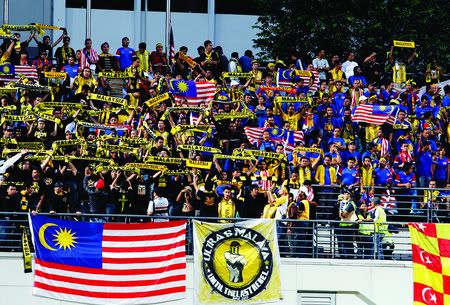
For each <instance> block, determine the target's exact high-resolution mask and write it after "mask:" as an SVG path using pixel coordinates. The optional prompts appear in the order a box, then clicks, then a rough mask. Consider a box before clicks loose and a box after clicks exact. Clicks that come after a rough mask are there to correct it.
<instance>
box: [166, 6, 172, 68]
mask: <svg viewBox="0 0 450 305" xmlns="http://www.w3.org/2000/svg"><path fill="white" fill-rule="evenodd" d="M171 23H172V14H171V11H170V0H167V3H166V56H168V55H169V52H170V38H169V35H170V25H171ZM167 60H169V59H168V58H167ZM167 62H168V61H167Z"/></svg>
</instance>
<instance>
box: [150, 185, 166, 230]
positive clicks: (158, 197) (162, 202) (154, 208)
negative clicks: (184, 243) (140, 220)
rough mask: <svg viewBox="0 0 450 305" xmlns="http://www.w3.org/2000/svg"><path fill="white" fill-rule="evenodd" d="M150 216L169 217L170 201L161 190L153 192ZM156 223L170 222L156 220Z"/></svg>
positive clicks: (160, 219)
mask: <svg viewBox="0 0 450 305" xmlns="http://www.w3.org/2000/svg"><path fill="white" fill-rule="evenodd" d="M147 215H148V216H169V201H168V200H167V198H166V197H163V194H162V190H161V189H155V190H154V191H153V200H150V202H149V203H148V208H147ZM154 221H155V222H165V221H169V220H168V219H167V218H156V219H154Z"/></svg>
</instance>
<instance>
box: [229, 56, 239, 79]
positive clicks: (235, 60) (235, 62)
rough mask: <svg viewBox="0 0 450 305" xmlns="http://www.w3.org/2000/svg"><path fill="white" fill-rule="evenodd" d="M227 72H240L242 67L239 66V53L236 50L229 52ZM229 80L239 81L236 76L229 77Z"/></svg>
mask: <svg viewBox="0 0 450 305" xmlns="http://www.w3.org/2000/svg"><path fill="white" fill-rule="evenodd" d="M228 72H232V73H235V72H242V67H241V64H240V63H239V54H238V52H233V53H231V57H230V61H229V63H228ZM231 81H236V82H239V78H238V77H231V78H230V82H231Z"/></svg>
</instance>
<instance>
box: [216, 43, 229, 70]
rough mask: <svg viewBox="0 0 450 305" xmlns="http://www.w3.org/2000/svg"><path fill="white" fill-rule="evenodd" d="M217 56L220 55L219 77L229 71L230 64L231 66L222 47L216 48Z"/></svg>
mask: <svg viewBox="0 0 450 305" xmlns="http://www.w3.org/2000/svg"><path fill="white" fill-rule="evenodd" d="M215 50H216V52H217V54H218V55H219V66H218V67H217V68H218V71H217V72H218V75H220V74H222V72H225V71H228V64H229V62H230V61H229V60H228V58H227V57H226V56H225V54H223V50H222V47H221V46H217V47H216V48H215Z"/></svg>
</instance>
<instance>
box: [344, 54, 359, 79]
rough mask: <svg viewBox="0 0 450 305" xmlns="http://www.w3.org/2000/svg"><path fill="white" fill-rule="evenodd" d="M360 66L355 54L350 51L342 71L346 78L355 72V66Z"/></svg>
mask: <svg viewBox="0 0 450 305" xmlns="http://www.w3.org/2000/svg"><path fill="white" fill-rule="evenodd" d="M357 66H359V65H358V63H357V62H356V61H355V54H354V53H353V52H349V53H348V55H347V60H346V61H345V62H344V63H343V64H342V71H344V73H345V78H347V79H348V78H349V77H350V76H352V75H353V74H354V69H355V67H357Z"/></svg>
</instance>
